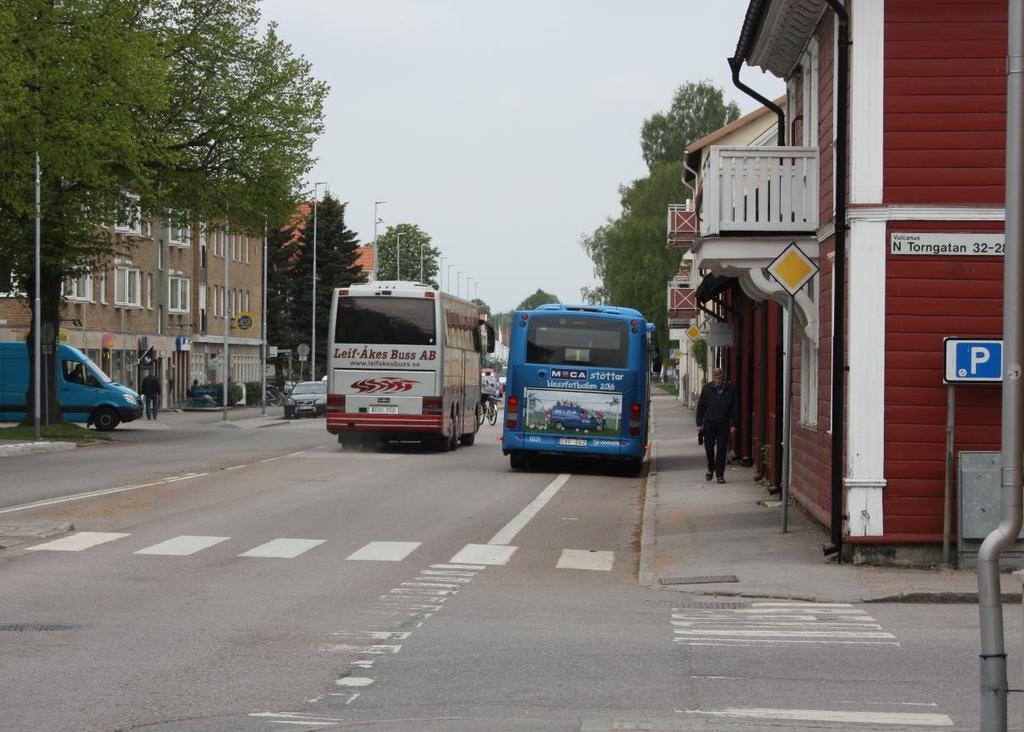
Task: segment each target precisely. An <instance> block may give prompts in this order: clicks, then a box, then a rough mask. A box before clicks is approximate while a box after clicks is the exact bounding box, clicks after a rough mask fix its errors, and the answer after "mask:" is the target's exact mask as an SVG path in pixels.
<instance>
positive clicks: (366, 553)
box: [345, 541, 422, 562]
mask: <svg viewBox="0 0 1024 732" xmlns="http://www.w3.org/2000/svg"><path fill="white" fill-rule="evenodd" d="M421 543H422V542H419V541H371V542H370V543H369V544H367V545H366V546H364V547H362V548H361V549H358V550H356V551H355V552H353V553H352V554H349V555H348V556H347V557H345V558H346V559H350V560H353V561H363V562H401V561H402V560H403V559H405V558H406V557H408V556H409V555H410V554H412V553H413V552H414V551H416V549H417V548H419V546H420V544H421Z"/></svg>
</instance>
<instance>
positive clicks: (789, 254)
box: [768, 242, 818, 295]
mask: <svg viewBox="0 0 1024 732" xmlns="http://www.w3.org/2000/svg"><path fill="white" fill-rule="evenodd" d="M768 272H769V274H771V276H772V277H774V278H775V281H776V282H778V283H779V284H780V285H782V286H783V287H784V288H786V292H788V293H789V294H790V295H795V294H796V293H798V292H799V291H800V288H801V287H803V286H804V285H806V284H807V283H808V282H810V280H811V278H812V277H814V275H816V274H818V265H817V264H815V263H814V262H813V261H812V260H811V258H810V257H808V256H807V255H806V254H804V253H803V251H801V249H800V247H798V246H797V245H796V242H792V243H790V245H789V246H788V247H786V248H785V249H784V250H783V251H782V253H781V254H780V255H779V256H777V257H776V258H775V259H774V260H773V261H772V263H771V264H769V265H768Z"/></svg>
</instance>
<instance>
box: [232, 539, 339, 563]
mask: <svg viewBox="0 0 1024 732" xmlns="http://www.w3.org/2000/svg"><path fill="white" fill-rule="evenodd" d="M323 543H324V540H323V539H274V540H273V541H268V542H267V543H266V544H260V545H259V546H257V547H254V548H252V549H250V550H249V551H247V552H242V553H241V554H239V555H238V556H240V557H261V558H273V559H294V558H295V557H297V556H299V555H300V554H304V553H305V552H308V551H309V550H310V549H312V548H313V547H315V546H320V545H321V544H323Z"/></svg>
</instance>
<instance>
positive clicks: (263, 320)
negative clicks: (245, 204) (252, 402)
mask: <svg viewBox="0 0 1024 732" xmlns="http://www.w3.org/2000/svg"><path fill="white" fill-rule="evenodd" d="M267 268H268V265H267V220H266V219H265V218H264V219H263V310H262V313H261V314H260V324H261V325H262V326H263V327H262V329H263V337H262V341H263V345H262V347H261V348H260V351H261V353H260V367H261V368H260V415H261V416H263V417H266V416H267Z"/></svg>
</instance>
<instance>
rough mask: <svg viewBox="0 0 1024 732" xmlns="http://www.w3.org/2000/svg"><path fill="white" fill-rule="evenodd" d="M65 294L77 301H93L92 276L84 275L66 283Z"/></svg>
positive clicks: (69, 298)
mask: <svg viewBox="0 0 1024 732" xmlns="http://www.w3.org/2000/svg"><path fill="white" fill-rule="evenodd" d="M64 296H65V297H67V299H68V300H73V301H75V302H91V301H92V276H91V275H82V276H81V277H76V278H75V279H71V280H68V281H67V282H65V283H64Z"/></svg>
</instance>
